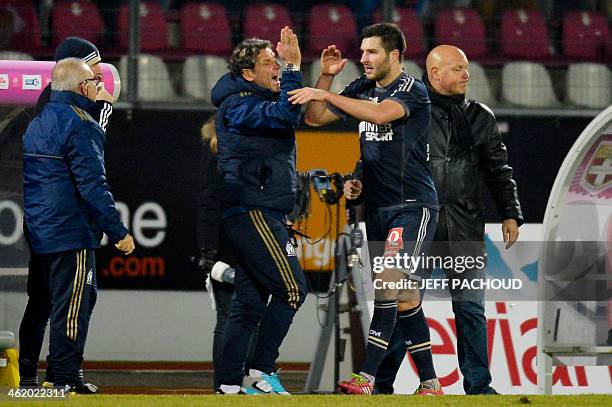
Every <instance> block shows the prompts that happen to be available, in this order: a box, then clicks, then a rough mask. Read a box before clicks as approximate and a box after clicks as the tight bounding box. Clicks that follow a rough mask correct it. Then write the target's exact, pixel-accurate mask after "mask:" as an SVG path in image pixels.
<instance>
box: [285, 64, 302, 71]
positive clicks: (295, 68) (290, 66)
mask: <svg viewBox="0 0 612 407" xmlns="http://www.w3.org/2000/svg"><path fill="white" fill-rule="evenodd" d="M299 70H300V66H299V65H295V64H292V63H288V64H287V65H285V68H284V71H287V72H297V71H299Z"/></svg>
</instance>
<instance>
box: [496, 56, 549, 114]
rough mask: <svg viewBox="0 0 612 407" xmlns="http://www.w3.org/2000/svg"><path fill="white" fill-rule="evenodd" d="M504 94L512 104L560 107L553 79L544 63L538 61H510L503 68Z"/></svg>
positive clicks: (504, 97) (505, 98) (534, 106)
mask: <svg viewBox="0 0 612 407" xmlns="http://www.w3.org/2000/svg"><path fill="white" fill-rule="evenodd" d="M502 96H503V99H504V100H506V101H507V102H510V103H511V104H514V105H517V106H522V107H531V108H550V107H558V106H559V101H558V100H557V97H556V96H555V93H554V91H553V87H552V81H551V79H550V75H549V74H548V71H547V70H546V68H545V67H544V65H542V64H540V63H537V62H526V61H523V62H509V63H507V64H505V65H504V67H503V69H502Z"/></svg>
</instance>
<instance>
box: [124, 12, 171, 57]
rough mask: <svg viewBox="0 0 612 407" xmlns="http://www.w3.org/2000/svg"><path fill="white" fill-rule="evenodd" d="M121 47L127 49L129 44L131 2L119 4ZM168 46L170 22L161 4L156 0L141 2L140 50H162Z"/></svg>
mask: <svg viewBox="0 0 612 407" xmlns="http://www.w3.org/2000/svg"><path fill="white" fill-rule="evenodd" d="M117 32H118V35H119V47H120V48H123V49H126V48H127V47H128V44H129V40H128V38H129V4H122V5H121V6H119V18H118V24H117ZM167 48H168V24H167V22H166V16H165V14H164V10H163V9H162V8H161V6H160V5H159V4H158V3H156V2H154V1H143V2H141V3H140V50H141V51H143V52H154V51H162V50H165V49H167Z"/></svg>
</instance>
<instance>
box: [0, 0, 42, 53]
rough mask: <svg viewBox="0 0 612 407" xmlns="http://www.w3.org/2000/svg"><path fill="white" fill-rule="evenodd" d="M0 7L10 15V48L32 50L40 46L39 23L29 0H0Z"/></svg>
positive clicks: (32, 4)
mask: <svg viewBox="0 0 612 407" xmlns="http://www.w3.org/2000/svg"><path fill="white" fill-rule="evenodd" d="M0 9H2V10H6V11H8V12H9V13H10V14H11V15H12V26H13V35H12V40H11V46H10V49H12V50H15V51H27V52H33V51H35V50H36V49H38V48H40V47H41V41H40V23H39V19H38V14H37V13H36V8H35V7H34V3H33V2H32V1H31V0H0Z"/></svg>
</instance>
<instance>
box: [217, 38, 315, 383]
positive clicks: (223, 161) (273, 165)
mask: <svg viewBox="0 0 612 407" xmlns="http://www.w3.org/2000/svg"><path fill="white" fill-rule="evenodd" d="M277 51H278V54H279V56H280V57H282V58H283V60H284V62H285V63H286V65H285V67H284V71H283V74H282V82H281V81H280V66H279V64H278V62H277V60H276V56H275V54H274V51H273V50H272V44H271V43H270V42H269V41H264V40H259V39H246V40H244V41H243V42H242V43H240V44H239V45H238V46H237V47H236V49H234V51H233V54H232V57H231V59H230V64H229V68H230V71H231V72H230V73H228V74H226V75H225V76H223V77H222V78H221V79H220V80H219V82H218V83H217V84H216V85H215V87H214V88H213V91H212V101H213V103H214V104H215V106H217V107H218V108H219V111H218V113H217V118H216V130H217V137H218V151H219V157H218V160H219V167H220V169H221V172H222V174H223V197H222V200H223V202H224V205H225V207H226V209H225V210H224V213H223V222H222V225H221V228H222V233H223V234H224V237H225V238H226V239H227V241H228V242H229V244H230V245H231V246H232V248H233V250H234V252H235V254H236V256H237V258H238V261H239V263H240V265H241V266H242V267H241V268H238V269H237V270H236V293H235V298H234V301H233V304H232V311H231V316H230V318H229V321H228V322H227V325H226V327H225V333H224V341H223V357H222V360H221V369H220V371H219V372H218V379H219V383H220V386H219V388H218V389H217V391H218V392H219V393H222V394H231V393H247V394H256V393H276V394H288V393H287V392H286V390H285V389H284V388H283V386H282V384H281V383H280V380H279V378H278V376H277V374H276V369H275V361H276V359H277V357H278V348H279V347H280V345H281V343H282V341H283V339H284V338H285V335H286V334H287V331H288V330H289V327H290V325H291V322H292V321H293V316H294V315H295V312H296V311H297V310H298V308H299V307H300V305H301V304H302V303H303V301H304V296H305V295H306V282H305V278H304V274H303V272H302V270H301V268H300V265H299V263H298V259H297V256H296V253H295V249H294V247H293V246H292V244H291V238H290V236H289V231H288V229H287V227H286V224H285V219H286V215H287V214H288V213H289V212H290V211H291V209H292V208H293V205H294V203H295V193H296V172H295V131H294V129H295V126H296V125H297V123H298V120H299V114H300V108H299V106H298V105H291V104H290V103H289V102H288V100H287V99H288V96H287V92H289V91H291V90H293V89H299V88H301V87H302V85H301V82H302V74H301V72H299V64H300V62H301V56H300V50H299V46H298V43H297V37H296V36H295V34H293V32H292V31H291V29H289V28H288V27H285V28H284V29H283V30H282V31H281V41H280V42H279V45H278V46H277ZM279 91H280V93H279ZM258 323H259V324H260V327H259V338H258V341H257V347H256V349H255V353H254V360H253V363H252V366H251V369H250V370H249V372H248V374H247V375H246V377H245V372H244V363H245V359H246V356H247V351H248V345H249V339H250V338H251V334H252V332H253V330H254V329H255V327H256V326H257V324H258Z"/></svg>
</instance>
